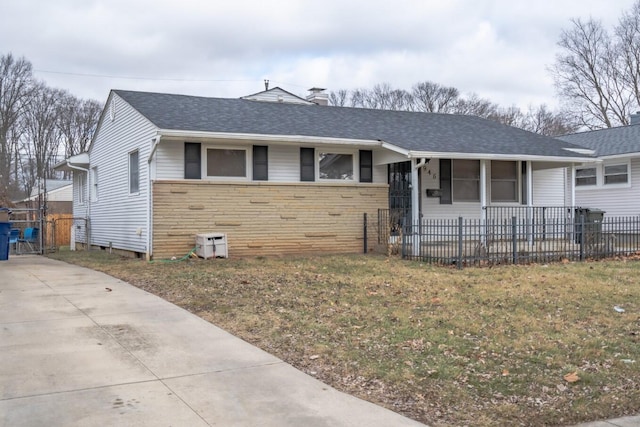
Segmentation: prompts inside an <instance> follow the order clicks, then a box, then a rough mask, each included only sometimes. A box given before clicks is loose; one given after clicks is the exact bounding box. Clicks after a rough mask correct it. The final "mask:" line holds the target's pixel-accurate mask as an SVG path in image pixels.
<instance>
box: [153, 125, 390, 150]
mask: <svg viewBox="0 0 640 427" xmlns="http://www.w3.org/2000/svg"><path fill="white" fill-rule="evenodd" d="M158 136H159V137H163V138H176V139H182V140H184V138H205V139H226V140H245V141H264V142H276V143H277V142H280V143H283V142H284V143H286V142H290V143H292V144H296V145H300V143H305V144H334V145H361V146H372V147H380V146H382V141H379V140H371V139H349V138H331V137H318V136H307V135H264V134H252V133H226V132H206V131H185V130H168V129H161V130H159V131H158Z"/></svg>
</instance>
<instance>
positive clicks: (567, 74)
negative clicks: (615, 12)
mask: <svg viewBox="0 0 640 427" xmlns="http://www.w3.org/2000/svg"><path fill="white" fill-rule="evenodd" d="M639 43H640V1H638V2H636V4H635V5H634V7H633V9H632V10H631V11H630V12H627V13H625V14H623V16H622V18H621V19H620V21H619V24H618V26H617V27H616V28H615V31H614V33H613V37H611V36H610V34H609V32H608V31H607V30H606V29H605V28H604V27H603V26H602V24H601V23H600V22H599V21H595V20H593V19H590V20H588V21H581V20H580V19H574V20H571V28H569V29H568V30H565V31H563V32H562V34H561V36H560V41H559V42H558V45H559V46H560V47H561V48H562V50H563V51H562V53H561V54H559V55H557V56H556V61H555V64H554V65H553V67H552V68H551V73H552V75H553V77H554V80H555V84H556V89H557V91H558V93H559V94H560V96H561V97H562V98H563V99H564V101H565V103H566V107H567V110H568V111H570V112H571V113H572V114H573V116H574V117H575V119H576V120H577V122H578V123H579V124H580V125H582V126H586V127H588V128H590V129H598V128H603V127H604V128H609V127H612V126H618V125H627V124H629V116H630V113H631V111H632V109H633V108H634V107H637V106H638V105H640V65H639V64H640V45H639Z"/></svg>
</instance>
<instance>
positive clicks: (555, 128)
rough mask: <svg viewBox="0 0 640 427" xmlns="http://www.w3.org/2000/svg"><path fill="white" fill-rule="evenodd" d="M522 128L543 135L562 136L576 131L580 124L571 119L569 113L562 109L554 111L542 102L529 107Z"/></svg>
mask: <svg viewBox="0 0 640 427" xmlns="http://www.w3.org/2000/svg"><path fill="white" fill-rule="evenodd" d="M522 128H523V129H525V130H528V131H530V132H534V133H539V134H541V135H546V136H560V135H566V134H568V133H573V132H576V131H577V130H578V129H579V128H580V126H579V125H577V124H576V123H573V122H572V121H571V115H570V114H569V113H567V112H565V111H562V110H560V111H557V112H553V111H551V110H549V108H548V107H547V106H546V105H545V104H542V105H540V106H539V107H537V108H534V107H529V110H528V111H527V112H526V113H525V115H524V126H522Z"/></svg>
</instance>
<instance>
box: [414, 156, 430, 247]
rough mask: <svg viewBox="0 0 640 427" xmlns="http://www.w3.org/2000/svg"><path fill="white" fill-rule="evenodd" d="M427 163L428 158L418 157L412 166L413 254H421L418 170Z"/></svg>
mask: <svg viewBox="0 0 640 427" xmlns="http://www.w3.org/2000/svg"><path fill="white" fill-rule="evenodd" d="M425 164H427V159H425V158H422V159H420V161H418V160H417V159H416V164H415V165H414V166H413V167H412V168H411V222H412V223H413V224H411V225H412V226H413V227H412V228H413V230H412V231H413V236H414V241H413V245H411V246H412V248H413V255H414V256H419V255H420V224H421V221H420V183H419V182H418V180H419V179H420V177H419V175H418V170H420V168H421V167H422V166H424V165H425Z"/></svg>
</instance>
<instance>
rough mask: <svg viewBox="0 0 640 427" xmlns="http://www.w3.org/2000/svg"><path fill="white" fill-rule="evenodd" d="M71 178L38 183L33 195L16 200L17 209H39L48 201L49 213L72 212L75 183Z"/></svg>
mask: <svg viewBox="0 0 640 427" xmlns="http://www.w3.org/2000/svg"><path fill="white" fill-rule="evenodd" d="M72 184H73V183H72V181H70V180H61V179H48V180H47V181H46V182H45V183H43V184H42V185H43V186H46V192H45V190H44V188H38V187H37V185H36V187H34V189H33V190H32V191H31V195H30V196H29V197H27V198H26V199H23V200H18V201H14V202H13V203H14V205H15V207H16V208H17V209H39V208H40V206H41V205H42V204H45V203H46V206H47V214H71V213H72V212H73V185H72Z"/></svg>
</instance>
